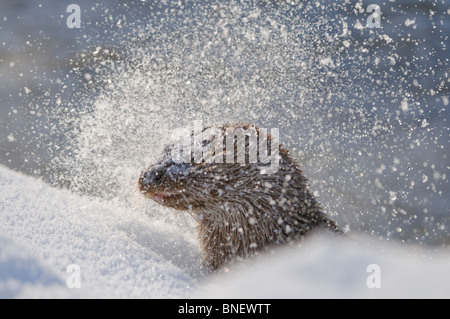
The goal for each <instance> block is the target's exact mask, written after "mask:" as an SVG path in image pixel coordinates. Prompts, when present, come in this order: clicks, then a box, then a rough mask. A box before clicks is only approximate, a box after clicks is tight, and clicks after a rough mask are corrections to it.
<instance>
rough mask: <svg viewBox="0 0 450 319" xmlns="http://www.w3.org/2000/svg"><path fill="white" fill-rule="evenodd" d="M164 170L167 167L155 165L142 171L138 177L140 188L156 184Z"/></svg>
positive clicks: (164, 172) (145, 188) (146, 188)
mask: <svg viewBox="0 0 450 319" xmlns="http://www.w3.org/2000/svg"><path fill="white" fill-rule="evenodd" d="M166 172H167V169H166V167H164V166H163V165H155V166H153V167H151V168H150V169H148V170H146V171H144V172H143V173H142V174H141V177H140V178H139V184H140V185H141V189H144V190H148V189H149V188H150V187H151V186H152V185H153V186H154V185H158V184H159V183H160V182H161V180H162V178H163V176H164V175H165V174H166Z"/></svg>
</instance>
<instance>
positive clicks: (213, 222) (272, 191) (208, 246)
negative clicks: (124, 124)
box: [139, 124, 341, 268]
mask: <svg viewBox="0 0 450 319" xmlns="http://www.w3.org/2000/svg"><path fill="white" fill-rule="evenodd" d="M235 129H238V130H239V129H241V131H242V130H243V131H244V132H256V134H257V136H258V137H260V134H264V133H263V132H262V130H260V129H259V128H257V127H255V126H253V125H250V124H235V125H223V126H221V127H218V128H207V129H204V130H203V131H202V133H203V134H202V140H201V142H202V143H201V145H202V150H203V153H202V158H201V160H198V158H197V160H196V161H195V160H194V155H193V153H194V152H195V151H196V150H195V147H194V149H193V152H192V154H191V155H192V157H191V156H189V158H190V159H191V161H190V162H182V161H180V160H179V159H180V158H177V160H176V161H175V160H174V154H175V155H176V152H174V149H176V148H179V147H180V143H182V142H181V141H180V142H177V143H173V144H171V145H169V146H167V147H166V149H165V153H164V155H163V156H162V158H161V159H160V160H159V161H157V162H156V163H155V164H153V165H151V166H150V167H149V168H148V169H147V170H145V171H143V172H142V174H141V176H140V179H139V185H140V190H141V192H142V193H143V194H145V195H146V196H148V197H149V198H152V199H153V200H155V201H157V202H158V203H160V204H162V205H165V206H169V207H173V208H175V209H179V210H186V211H188V212H189V213H190V215H191V216H192V217H193V218H194V219H195V220H196V221H197V222H198V233H199V238H200V241H201V244H202V248H203V252H204V258H205V260H206V261H207V262H208V263H209V264H210V265H211V266H212V267H213V268H218V267H220V266H221V265H223V264H224V263H225V262H227V261H230V260H232V259H233V258H235V257H243V258H245V257H247V256H248V255H251V254H254V253H257V252H259V251H262V250H263V249H265V248H267V247H272V246H274V245H279V244H283V243H286V242H288V241H291V240H296V239H299V238H301V237H302V236H303V235H304V234H305V233H307V232H308V231H310V230H312V229H314V228H316V227H324V228H329V229H332V230H333V231H335V232H337V233H340V232H341V231H340V229H339V228H338V227H337V226H336V224H335V223H334V222H333V221H331V220H330V219H328V218H327V217H326V215H325V214H324V213H322V212H321V208H320V205H319V203H318V202H317V201H316V199H315V198H314V196H313V195H312V194H311V192H310V191H309V190H308V188H307V179H306V178H305V177H304V176H303V174H302V171H301V170H300V169H299V168H298V165H297V164H296V163H295V161H294V160H292V159H291V157H290V156H289V155H288V151H287V150H285V149H283V148H282V147H281V146H280V145H278V147H279V150H278V157H277V158H278V160H279V162H278V169H277V170H276V172H273V173H264V172H263V170H262V168H264V167H269V165H270V164H269V163H267V161H265V163H263V162H261V161H260V159H259V158H260V150H261V147H259V146H258V148H257V153H258V160H257V161H256V162H253V163H252V162H251V161H250V160H249V150H250V149H251V147H253V146H252V145H251V144H252V143H251V142H250V139H249V138H247V140H246V144H245V145H246V148H245V153H246V162H245V163H236V159H237V155H238V152H237V145H236V144H237V141H238V140H237V138H236V139H235V140H234V143H233V145H234V153H233V154H234V159H235V162H234V163H227V160H226V155H227V150H226V145H227V144H226V142H225V139H224V137H225V136H228V135H227V134H228V133H227V132H230V131H233V130H235ZM189 137H194V132H192V133H191V136H189ZM264 138H265V139H266V140H267V143H268V145H271V142H272V138H271V136H270V135H266V136H265V137H264ZM189 141H190V139H189ZM189 144H190V143H189ZM193 144H195V143H193ZM185 145H186V144H185ZM229 145H230V144H228V146H229ZM267 148H270V146H268V147H267ZM205 150H206V152H205ZM197 151H198V150H197ZM228 153H229V154H230V150H229V149H228ZM269 154H270V151H269ZM211 156H212V157H214V156H216V157H214V158H215V159H216V160H215V161H212V160H211ZM218 156H220V157H221V159H220V160H217V158H218ZM195 162H197V163H195ZM272 164H273V163H272Z"/></svg>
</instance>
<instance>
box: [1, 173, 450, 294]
mask: <svg viewBox="0 0 450 319" xmlns="http://www.w3.org/2000/svg"><path fill="white" fill-rule="evenodd" d="M154 207H155V209H156V210H159V209H160V208H158V206H154ZM158 212H159V211H157V212H156V213H158ZM161 213H167V210H165V209H163V208H161ZM173 213H174V214H175V213H177V212H173ZM189 227H191V225H189ZM433 250H434V251H432V250H431V249H427V250H424V249H423V248H419V247H414V246H403V245H401V244H399V243H396V244H394V243H392V242H385V243H380V242H377V241H375V240H373V239H368V238H362V237H361V236H358V235H357V234H352V233H350V234H349V235H348V238H342V239H336V238H328V237H326V236H321V235H314V236H311V238H308V239H306V240H305V241H303V242H302V243H299V244H295V245H292V246H290V247H286V248H280V249H277V250H276V251H273V252H271V253H267V254H263V255H261V256H258V257H256V258H252V259H251V260H248V261H245V262H240V263H236V264H231V265H229V266H228V268H225V269H222V270H220V271H218V272H217V273H210V272H208V271H207V270H205V268H203V267H202V263H201V257H200V256H201V255H200V251H199V247H198V245H197V242H196V240H195V236H194V233H193V232H192V231H189V230H188V228H187V227H186V229H180V226H179V225H176V224H174V223H168V222H164V221H161V220H160V219H157V218H154V217H153V215H150V216H148V215H146V214H144V213H142V212H139V211H137V210H135V209H130V208H122V207H121V206H120V205H119V204H117V203H107V202H103V201H100V200H98V199H95V198H88V197H85V196H79V195H76V194H73V193H71V192H69V191H67V190H61V189H56V188H52V187H50V186H48V185H47V184H45V183H43V182H41V181H39V180H37V179H35V178H32V177H28V176H25V175H22V174H20V173H17V172H13V171H11V170H8V169H6V168H4V167H0V298H403V297H406V298H417V297H425V298H427V297H429V298H432V297H439V298H448V297H450V251H448V249H447V250H444V249H433ZM72 264H75V265H77V266H79V269H80V288H69V287H68V285H67V281H68V278H69V277H70V276H71V274H72V273H68V272H67V267H68V266H69V265H72ZM371 264H377V265H379V267H380V273H379V274H380V277H379V278H380V285H381V286H380V288H373V289H370V288H368V286H367V284H366V281H367V278H368V277H369V276H371V275H372V273H369V272H367V267H368V266H369V265H371Z"/></svg>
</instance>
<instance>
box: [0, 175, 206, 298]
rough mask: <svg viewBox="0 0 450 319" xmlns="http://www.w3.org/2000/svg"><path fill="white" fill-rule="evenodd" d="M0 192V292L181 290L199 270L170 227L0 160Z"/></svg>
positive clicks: (194, 254)
mask: <svg viewBox="0 0 450 319" xmlns="http://www.w3.org/2000/svg"><path fill="white" fill-rule="evenodd" d="M0 194H1V195H0V198H1V200H0V243H1V252H0V271H1V275H0V297H100V298H123V297H133V298H134V297H136V298H139V297H145V298H179V297H186V296H188V294H189V292H190V289H191V287H192V286H193V285H194V283H195V282H196V279H195V277H198V276H200V275H201V270H200V258H199V255H198V250H197V249H196V248H195V246H194V247H191V246H192V243H190V242H189V240H188V239H186V236H184V235H183V234H179V232H178V233H177V230H176V228H175V227H170V225H164V224H159V223H158V222H156V221H154V220H152V219H150V218H146V216H143V215H140V214H139V213H136V212H133V211H130V210H128V211H127V210H123V209H121V208H118V207H115V206H113V205H108V204H107V203H102V202H99V201H96V200H94V199H89V198H85V197H80V196H77V195H74V194H71V193H70V192H68V191H64V190H59V189H53V188H51V187H49V186H47V185H46V184H44V183H42V182H40V181H37V180H34V179H33V178H30V177H26V176H23V175H21V174H18V173H15V172H12V171H8V170H7V169H5V168H2V167H0ZM72 264H75V265H77V266H79V269H80V271H79V274H80V277H81V278H80V288H79V289H78V288H73V289H69V288H68V287H67V285H66V282H67V280H68V279H70V275H71V274H73V273H67V267H68V266H69V265H72ZM31 288H32V289H31ZM41 288H42V289H41Z"/></svg>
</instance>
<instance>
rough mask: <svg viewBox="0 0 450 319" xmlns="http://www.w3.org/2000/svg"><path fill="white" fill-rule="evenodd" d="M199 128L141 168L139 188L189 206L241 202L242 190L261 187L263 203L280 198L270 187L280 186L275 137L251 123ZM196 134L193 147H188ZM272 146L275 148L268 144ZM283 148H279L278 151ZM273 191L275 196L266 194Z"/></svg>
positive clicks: (178, 205) (162, 200)
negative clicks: (195, 132) (197, 131)
mask: <svg viewBox="0 0 450 319" xmlns="http://www.w3.org/2000/svg"><path fill="white" fill-rule="evenodd" d="M199 133H200V136H195V134H194V133H193V132H190V133H189V134H188V135H187V136H186V137H185V138H183V139H181V140H179V141H177V142H175V143H173V144H170V145H168V146H166V148H165V151H164V154H163V156H162V157H161V158H160V159H159V160H158V161H156V162H155V163H154V164H152V165H151V166H150V167H149V168H148V169H147V170H144V171H143V172H142V173H141V176H140V178H139V186H140V191H141V193H142V194H144V195H145V196H147V197H149V198H151V199H153V200H155V201H156V202H158V203H159V204H162V205H164V206H169V207H172V208H175V209H179V210H189V211H204V210H208V209H217V207H226V206H229V205H230V204H231V203H233V202H236V201H240V202H244V200H245V196H246V194H248V195H249V196H254V195H255V194H258V193H260V192H264V193H265V195H264V200H261V201H259V202H260V203H261V204H267V205H269V203H270V202H272V203H275V202H276V201H277V200H279V198H277V197H276V196H279V195H280V194H276V196H275V192H274V191H273V190H272V191H270V190H269V189H270V188H272V187H274V188H275V189H276V188H277V187H276V186H281V187H282V185H276V184H278V183H279V182H280V178H279V175H277V174H276V172H277V170H278V166H279V161H280V157H279V156H278V154H279V145H278V144H275V143H273V140H272V138H271V136H269V135H267V134H265V132H261V131H260V130H259V129H258V128H256V127H254V126H252V125H225V126H222V127H219V128H206V129H203V130H202V131H201V132H199ZM196 138H197V139H198V143H197V148H196V146H195V145H194V147H191V146H192V144H195V141H194V143H192V139H194V140H195V139H196ZM259 142H261V143H264V144H265V145H263V146H264V147H262V145H260V143H259ZM276 142H277V141H276ZM273 146H275V147H276V149H275V150H274V149H270V147H273ZM263 151H264V158H263ZM285 152H286V151H284V150H282V156H283V155H285V154H284V153H285ZM281 160H283V158H281ZM286 179H288V180H289V177H287V178H286ZM271 183H274V185H272V184H271ZM281 187H278V189H281ZM271 195H274V196H273V198H270V199H269V198H268V197H270V196H271ZM249 200H251V201H252V202H253V201H254V200H255V199H254V198H250V199H249ZM250 206H252V205H250Z"/></svg>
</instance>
